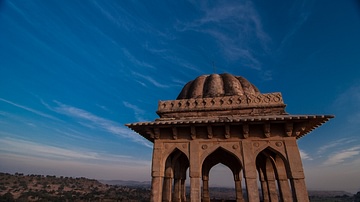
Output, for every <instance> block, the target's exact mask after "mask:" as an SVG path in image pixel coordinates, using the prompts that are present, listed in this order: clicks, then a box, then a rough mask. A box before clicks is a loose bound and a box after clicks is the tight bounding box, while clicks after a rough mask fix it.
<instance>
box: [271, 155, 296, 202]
mask: <svg viewBox="0 0 360 202" xmlns="http://www.w3.org/2000/svg"><path fill="white" fill-rule="evenodd" d="M275 161H276V170H277V175H278V181H279V191H280V196H281V199H282V201H284V202H291V201H293V199H292V194H291V190H290V185H289V181H288V177H287V172H286V167H285V164H284V161H283V159H282V158H280V157H279V156H276V159H275Z"/></svg>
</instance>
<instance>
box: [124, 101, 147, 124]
mask: <svg viewBox="0 0 360 202" xmlns="http://www.w3.org/2000/svg"><path fill="white" fill-rule="evenodd" d="M123 104H124V106H125V107H127V108H129V109H131V110H133V111H134V114H135V118H136V119H137V120H138V121H145V119H144V118H142V115H144V114H145V111H144V110H142V109H140V108H139V107H138V106H136V105H133V104H131V103H129V102H125V101H124V102H123Z"/></svg>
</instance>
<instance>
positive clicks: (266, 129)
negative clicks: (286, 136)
mask: <svg viewBox="0 0 360 202" xmlns="http://www.w3.org/2000/svg"><path fill="white" fill-rule="evenodd" d="M264 135H265V137H270V136H271V133H270V124H269V123H266V124H264Z"/></svg>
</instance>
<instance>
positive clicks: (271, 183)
mask: <svg viewBox="0 0 360 202" xmlns="http://www.w3.org/2000/svg"><path fill="white" fill-rule="evenodd" d="M271 161H272V160H271V159H270V158H269V157H267V159H266V165H265V166H266V175H265V176H266V181H267V186H268V189H269V196H270V201H271V202H277V201H279V195H278V192H277V189H276V181H275V172H274V167H273V164H272V162H271Z"/></svg>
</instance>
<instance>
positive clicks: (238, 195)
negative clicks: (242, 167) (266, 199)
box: [235, 176, 244, 202]
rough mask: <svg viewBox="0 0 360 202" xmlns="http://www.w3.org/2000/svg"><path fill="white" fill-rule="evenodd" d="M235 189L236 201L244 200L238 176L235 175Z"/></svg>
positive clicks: (242, 201)
mask: <svg viewBox="0 0 360 202" xmlns="http://www.w3.org/2000/svg"><path fill="white" fill-rule="evenodd" d="M235 191H236V202H244V196H243V192H242V187H241V180H240V178H239V176H238V177H235Z"/></svg>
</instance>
